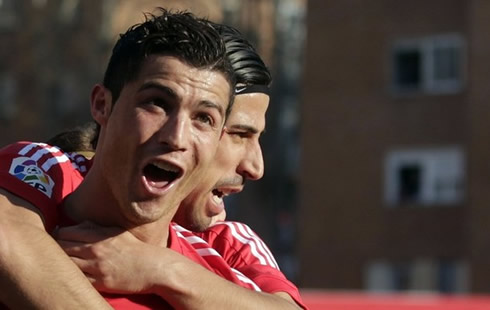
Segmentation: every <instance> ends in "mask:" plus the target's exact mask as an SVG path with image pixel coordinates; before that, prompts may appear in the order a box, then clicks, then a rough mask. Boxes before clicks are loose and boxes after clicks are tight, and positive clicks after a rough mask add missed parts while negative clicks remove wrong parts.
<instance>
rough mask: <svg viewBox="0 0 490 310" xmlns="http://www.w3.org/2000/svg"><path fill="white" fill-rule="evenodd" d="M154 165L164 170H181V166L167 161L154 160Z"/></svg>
mask: <svg viewBox="0 0 490 310" xmlns="http://www.w3.org/2000/svg"><path fill="white" fill-rule="evenodd" d="M151 164H152V165H153V166H155V167H157V168H160V169H162V170H166V171H170V172H175V173H178V172H179V168H178V167H176V166H174V165H171V164H169V163H167V162H152V163H151Z"/></svg>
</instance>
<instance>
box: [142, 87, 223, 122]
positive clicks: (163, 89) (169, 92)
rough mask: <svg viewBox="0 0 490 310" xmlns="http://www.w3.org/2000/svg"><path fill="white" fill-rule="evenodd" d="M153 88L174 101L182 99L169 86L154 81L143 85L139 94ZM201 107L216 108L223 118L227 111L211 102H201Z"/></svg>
mask: <svg viewBox="0 0 490 310" xmlns="http://www.w3.org/2000/svg"><path fill="white" fill-rule="evenodd" d="M152 88H156V89H158V90H159V91H161V92H164V93H165V94H166V95H167V96H168V97H170V98H171V99H173V100H180V99H181V98H180V96H179V95H178V94H177V93H176V92H175V91H174V90H173V89H172V88H170V87H167V86H165V85H162V84H159V83H156V82H153V81H150V82H146V83H144V84H143V85H141V87H140V88H139V90H138V92H141V91H144V90H147V89H152ZM199 106H201V107H202V106H204V107H206V108H214V109H216V110H218V112H219V114H220V115H221V116H223V115H224V114H225V111H224V109H223V107H222V106H220V105H219V104H217V103H215V102H212V101H209V100H203V101H201V102H199Z"/></svg>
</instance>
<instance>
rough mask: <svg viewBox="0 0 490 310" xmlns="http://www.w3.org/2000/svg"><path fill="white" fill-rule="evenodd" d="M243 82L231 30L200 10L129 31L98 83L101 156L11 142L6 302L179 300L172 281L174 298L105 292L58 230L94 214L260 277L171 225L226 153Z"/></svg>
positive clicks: (95, 112) (68, 304) (1, 212)
mask: <svg viewBox="0 0 490 310" xmlns="http://www.w3.org/2000/svg"><path fill="white" fill-rule="evenodd" d="M232 85H234V77H233V74H232V70H231V68H230V66H229V63H228V61H227V60H226V57H225V48H224V45H223V42H222V40H221V38H220V37H219V34H218V33H217V32H216V31H215V29H214V28H213V27H212V26H211V25H210V24H209V23H207V22H206V21H203V20H200V19H197V18H195V17H194V16H193V15H192V14H189V13H178V12H177V13H170V12H167V11H165V10H162V11H161V14H160V15H159V16H149V17H148V19H147V21H145V22H144V23H142V24H140V25H137V26H135V27H132V28H131V29H130V30H129V31H128V32H127V33H126V34H124V35H123V36H122V37H121V38H120V40H119V41H118V43H117V44H116V46H115V48H114V50H113V55H112V57H111V60H110V62H109V66H108V69H107V71H106V76H105V78H104V85H96V86H95V87H94V89H93V91H92V95H91V112H92V116H93V118H94V119H95V121H96V122H97V123H98V124H99V125H100V135H99V137H98V140H97V141H98V142H97V155H96V156H95V157H94V159H93V160H92V161H83V160H81V161H78V159H77V160H73V159H70V158H69V157H67V156H66V154H64V153H63V152H60V151H59V149H57V148H52V147H49V146H46V145H45V144H39V143H31V142H20V143H14V144H12V145H9V146H7V147H5V148H3V149H2V150H0V187H1V189H0V236H2V237H1V238H0V286H1V287H2V290H0V301H1V302H2V303H4V304H5V305H6V306H7V307H10V308H50V309H56V308H63V309H82V308H87V309H103V308H109V304H110V305H112V306H113V307H115V308H118V309H122V308H124V307H126V308H131V309H137V308H138V307H146V308H152V309H156V308H159V309H166V308H170V306H169V304H168V303H173V302H174V300H172V298H171V293H172V292H170V293H169V294H170V297H169V298H168V299H167V300H166V301H165V300H164V299H162V298H160V297H158V296H156V295H154V294H153V293H155V292H153V291H151V290H149V291H147V292H140V294H138V295H127V294H104V298H105V300H107V302H109V304H108V303H107V302H106V301H104V299H103V298H101V296H100V294H99V293H98V292H97V291H96V290H95V289H94V288H93V287H92V285H91V283H90V282H89V281H87V279H86V277H85V275H84V274H83V273H82V272H81V271H80V270H79V269H78V268H77V266H76V265H75V264H74V263H73V262H72V261H71V260H70V258H69V257H68V256H66V254H64V253H63V251H62V250H61V248H60V247H59V246H58V245H57V244H56V242H55V241H54V240H53V238H52V237H51V235H50V233H52V232H53V230H54V229H55V227H58V226H67V225H72V224H76V223H81V222H83V221H92V222H94V223H97V224H100V225H105V226H118V227H121V228H123V230H125V231H127V232H130V233H131V234H132V235H133V236H134V237H136V238H137V239H139V240H140V241H143V242H145V243H147V244H149V245H151V246H154V247H158V248H162V249H165V250H167V249H166V248H167V247H169V248H171V249H173V250H174V251H168V252H172V253H175V255H178V256H179V260H177V259H175V262H176V263H177V262H178V261H181V258H180V255H179V254H178V253H181V254H183V255H185V256H187V258H188V259H187V258H186V259H187V260H189V259H190V260H191V261H194V262H196V263H198V264H199V265H201V266H199V265H198V264H196V266H197V267H196V268H206V269H208V270H210V271H213V272H215V273H220V275H221V276H223V277H224V278H226V279H227V280H229V281H232V282H234V283H237V284H239V285H242V286H244V287H247V288H249V287H251V285H250V284H246V283H244V282H243V281H241V280H240V279H239V278H238V276H237V275H236V274H235V273H234V272H233V271H232V270H230V268H229V267H228V266H227V265H226V263H224V262H219V261H213V265H211V264H210V263H209V262H208V261H206V260H204V259H203V258H202V257H201V256H200V255H199V254H198V252H197V251H196V249H195V248H194V247H192V245H191V244H190V243H189V242H188V241H187V240H185V239H184V238H180V237H179V234H178V232H177V231H176V230H175V229H174V228H173V227H171V226H170V221H171V219H172V217H173V215H174V213H175V211H176V208H177V206H178V204H179V203H180V202H181V201H182V199H183V198H184V197H186V196H187V195H188V194H189V192H190V191H191V190H192V188H194V187H195V185H196V184H197V183H198V182H199V180H200V178H201V177H202V176H203V175H204V174H205V173H206V170H207V168H208V166H209V164H210V163H211V161H212V159H213V158H214V153H215V151H216V149H217V146H218V141H219V139H220V136H221V132H222V128H223V124H224V121H225V118H226V114H227V111H229V108H230V103H231V101H232V98H233V95H234V92H233V91H232ZM87 171H88V172H87ZM82 180H83V181H82ZM60 184H62V186H60ZM54 206H57V208H54ZM166 227H167V229H165V228H166ZM172 253H171V254H169V256H170V258H169V259H168V260H167V263H169V264H170V262H171V259H172V255H173V254H172ZM75 256H76V255H75ZM173 257H175V256H173ZM174 280H176V281H178V279H174ZM145 293H147V294H145ZM174 293H176V292H174ZM167 302H168V303H167Z"/></svg>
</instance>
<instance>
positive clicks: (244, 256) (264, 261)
mask: <svg viewBox="0 0 490 310" xmlns="http://www.w3.org/2000/svg"><path fill="white" fill-rule="evenodd" d="M199 236H201V237H202V238H203V239H204V240H206V241H207V242H208V243H209V244H210V245H211V246H212V247H213V248H215V249H216V250H218V252H220V253H221V255H223V256H224V257H225V259H226V260H227V261H228V262H229V263H230V264H231V265H232V266H233V265H236V266H239V265H247V264H259V265H264V266H270V267H272V268H275V269H278V270H279V265H278V264H277V262H276V260H275V258H274V255H273V254H272V252H271V251H270V249H269V247H268V246H267V245H266V244H265V242H264V241H262V239H261V238H260V237H259V236H258V235H257V234H256V233H255V232H254V231H253V230H252V229H251V228H250V227H249V226H248V225H247V224H244V223H240V222H232V221H223V222H218V223H216V224H214V225H213V226H211V227H209V228H208V229H207V230H206V231H204V232H202V233H199Z"/></svg>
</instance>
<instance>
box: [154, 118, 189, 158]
mask: <svg viewBox="0 0 490 310" xmlns="http://www.w3.org/2000/svg"><path fill="white" fill-rule="evenodd" d="M159 135H160V142H161V143H163V144H166V145H168V146H169V147H171V148H172V149H173V150H185V149H187V141H188V139H189V137H190V124H189V122H188V119H187V117H186V116H185V115H183V114H182V113H175V114H173V115H170V116H169V118H168V119H167V121H166V122H165V124H163V126H162V127H161V129H160V133H159Z"/></svg>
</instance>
